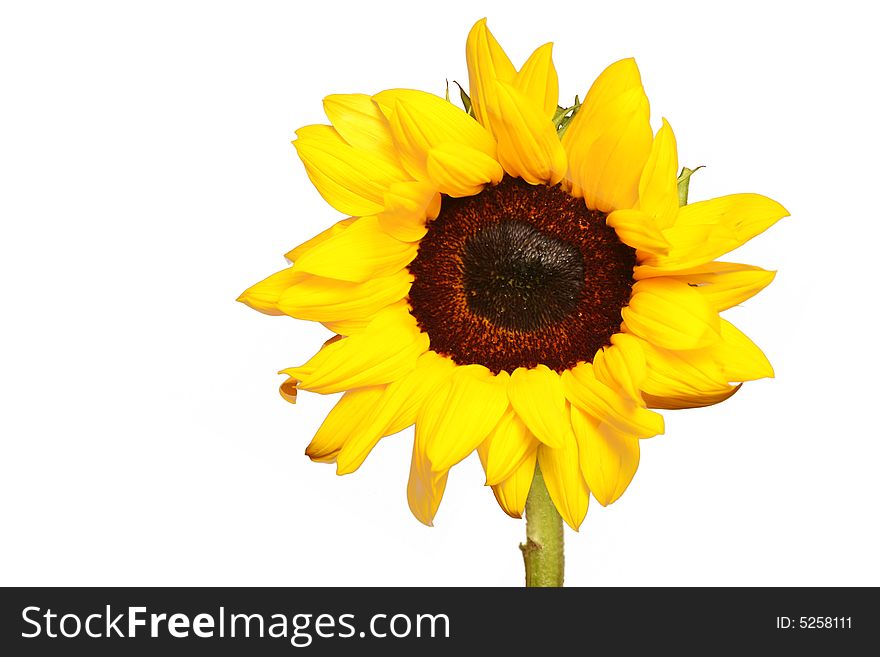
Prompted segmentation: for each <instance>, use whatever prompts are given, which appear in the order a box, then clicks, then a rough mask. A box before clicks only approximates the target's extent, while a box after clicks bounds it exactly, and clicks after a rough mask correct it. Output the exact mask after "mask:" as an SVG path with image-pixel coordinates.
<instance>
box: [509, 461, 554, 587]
mask: <svg viewBox="0 0 880 657" xmlns="http://www.w3.org/2000/svg"><path fill="white" fill-rule="evenodd" d="M519 549H520V550H522V554H523V561H524V562H525V566H526V586H528V587H532V586H535V587H539V586H562V579H563V574H564V571H565V557H564V555H563V533H562V517H561V516H560V515H559V512H558V511H557V510H556V507H555V506H554V504H553V500H551V499H550V493H549V492H547V485H546V484H545V483H544V476H543V475H542V474H541V468H539V467H538V466H537V465H535V476H534V478H533V479H532V487H531V489H530V490H529V496H528V498H527V499H526V542H525V543H522V544H520V546H519Z"/></svg>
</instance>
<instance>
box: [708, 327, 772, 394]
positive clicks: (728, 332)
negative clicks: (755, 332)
mask: <svg viewBox="0 0 880 657" xmlns="http://www.w3.org/2000/svg"><path fill="white" fill-rule="evenodd" d="M710 349H711V357H712V358H713V359H714V360H715V362H716V363H718V365H719V367H720V368H721V374H722V376H724V378H726V379H727V380H728V381H755V380H756V379H764V378H773V376H774V373H773V366H772V365H771V364H770V361H769V360H767V357H766V356H765V355H764V352H763V351H761V349H760V348H759V347H758V345H756V344H755V343H754V342H752V341H751V340H750V339H749V338H748V337H747V336H746V335H745V333H743V332H742V331H740V330H739V329H738V328H736V327H735V326H734V325H733V324H731V323H730V322H728V321H727V320H725V319H722V320H721V340H720V341H719V342H718V344H716V345H713V346H712V347H711V348H710Z"/></svg>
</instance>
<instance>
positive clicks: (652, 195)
mask: <svg viewBox="0 0 880 657" xmlns="http://www.w3.org/2000/svg"><path fill="white" fill-rule="evenodd" d="M639 209H640V210H642V211H643V212H645V213H646V214H648V215H649V216H650V217H651V218H652V219H653V220H654V224H655V225H656V226H659V227H660V228H669V227H670V226H671V225H673V224H674V223H675V219H676V216H677V215H678V149H677V148H676V144H675V134H674V133H673V132H672V127H671V126H670V125H669V123H667V121H666V119H663V127H661V128H660V130H658V131H657V136H656V137H654V142H653V145H652V146H651V154H650V155H649V156H648V161H647V163H646V164H645V168H644V170H643V171H642V176H641V178H640V179H639Z"/></svg>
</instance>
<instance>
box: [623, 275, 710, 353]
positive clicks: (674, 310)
mask: <svg viewBox="0 0 880 657" xmlns="http://www.w3.org/2000/svg"><path fill="white" fill-rule="evenodd" d="M621 314H622V316H623V321H624V322H626V325H627V327H628V329H629V330H630V331H631V332H632V333H635V334H636V335H638V336H639V337H641V338H644V339H645V340H648V341H650V342H653V343H654V344H656V345H658V346H661V347H665V348H667V349H698V348H700V347H706V346H708V345H710V344H712V343H713V342H716V341H717V340H718V339H719V337H720V336H719V330H720V328H719V322H720V320H719V317H718V313H717V312H716V311H715V310H713V309H712V307H711V306H710V305H709V304H708V303H707V302H706V300H705V299H704V298H703V296H702V295H701V294H700V293H699V292H697V291H696V290H695V289H694V288H692V287H690V286H689V285H687V284H686V283H682V282H681V281H676V280H673V279H671V278H649V279H646V280H642V281H639V282H637V283H636V284H635V285H633V295H632V298H631V299H630V301H629V305H628V306H626V307H625V308H624V309H623V310H622V311H621Z"/></svg>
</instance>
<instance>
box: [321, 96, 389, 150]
mask: <svg viewBox="0 0 880 657" xmlns="http://www.w3.org/2000/svg"><path fill="white" fill-rule="evenodd" d="M324 113H325V114H326V115H327V118H328V119H330V123H332V124H333V127H334V128H335V129H336V132H338V133H339V134H340V135H341V136H342V138H343V139H344V140H345V141H347V142H348V143H349V144H351V145H352V146H354V147H355V148H357V149H359V150H362V151H367V152H369V153H373V154H374V155H378V156H380V157H382V158H383V159H385V160H387V161H389V162H391V163H393V164H395V165H397V166H399V161H398V158H397V153H396V151H395V149H394V142H393V141H392V139H391V130H390V129H389V127H388V121H386V120H385V116H384V115H383V114H382V112H380V111H379V108H378V107H376V105H375V103H373V99H372V98H371V97H370V96H368V95H367V94H333V95H330V96H327V97H326V98H324Z"/></svg>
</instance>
